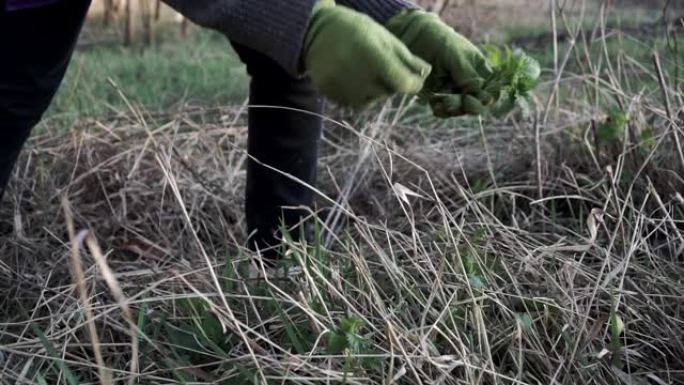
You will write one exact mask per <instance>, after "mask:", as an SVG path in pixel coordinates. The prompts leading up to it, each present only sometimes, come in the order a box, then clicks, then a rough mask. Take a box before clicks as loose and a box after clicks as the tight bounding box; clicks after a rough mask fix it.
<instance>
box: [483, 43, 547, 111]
mask: <svg viewBox="0 0 684 385" xmlns="http://www.w3.org/2000/svg"><path fill="white" fill-rule="evenodd" d="M483 51H484V52H485V54H486V56H487V60H488V61H489V64H490V65H491V67H492V70H493V73H492V75H491V76H490V77H489V79H487V80H486V82H485V86H484V89H485V91H487V92H489V93H490V94H493V95H499V98H498V100H497V101H496V103H495V104H494V107H493V108H492V109H491V111H492V114H493V115H494V116H502V115H504V114H507V113H509V112H511V111H512V110H513V109H515V108H520V109H521V110H522V112H523V114H524V115H526V116H527V115H529V111H530V99H531V97H532V91H533V90H534V89H535V88H536V87H537V84H539V78H540V76H541V66H540V65H539V62H538V61H537V60H535V59H534V58H532V57H530V56H528V55H527V54H526V53H525V52H523V51H522V50H519V49H516V50H513V49H511V48H509V47H505V48H503V49H501V48H499V47H496V46H493V45H485V46H483Z"/></svg>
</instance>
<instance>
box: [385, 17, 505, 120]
mask: <svg viewBox="0 0 684 385" xmlns="http://www.w3.org/2000/svg"><path fill="white" fill-rule="evenodd" d="M386 27H387V29H388V30H390V31H391V32H392V33H393V34H394V35H396V36H397V37H399V39H400V40H401V41H403V42H404V44H406V46H407V47H408V48H409V49H410V50H411V52H413V53H414V54H415V55H417V56H420V57H421V58H423V60H425V61H427V62H428V63H430V64H431V65H432V73H431V74H430V77H429V78H428V79H427V81H426V83H425V88H424V89H423V91H422V92H421V96H422V97H423V98H424V99H426V100H428V102H429V103H430V106H431V107H432V110H433V112H434V114H435V115H436V116H439V117H449V116H459V115H467V114H471V115H479V114H482V113H484V112H485V111H486V110H487V106H488V105H490V104H491V103H493V102H495V101H496V99H498V95H496V94H492V93H488V92H486V91H485V90H484V89H483V86H484V84H485V81H486V79H487V78H489V77H490V76H491V74H492V70H491V68H490V67H489V65H488V64H487V59H486V58H485V57H484V55H483V54H482V52H480V50H479V49H478V48H477V47H475V45H473V43H471V42H470V41H469V40H468V39H466V38H465V37H463V36H462V35H460V34H458V33H457V32H456V31H454V30H453V28H451V27H450V26H448V25H447V24H446V23H444V22H443V21H441V20H440V19H439V17H438V16H437V15H435V14H432V13H428V12H424V11H419V10H410V11H405V12H402V13H400V14H399V15H397V16H395V17H393V18H391V19H390V20H389V21H388V22H387V26H386Z"/></svg>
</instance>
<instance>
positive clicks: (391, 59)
mask: <svg viewBox="0 0 684 385" xmlns="http://www.w3.org/2000/svg"><path fill="white" fill-rule="evenodd" d="M303 59H304V65H305V67H306V72H307V74H308V75H309V76H310V77H311V79H312V81H313V82H314V84H315V85H316V86H317V88H318V90H319V91H320V92H321V93H322V94H323V95H325V96H326V97H328V98H329V99H331V100H333V101H335V102H338V103H340V104H342V105H346V106H352V107H361V106H364V105H367V104H369V103H371V102H373V101H375V100H378V99H382V98H385V97H389V96H391V95H393V94H395V93H407V94H409V93H418V92H419V91H420V90H421V89H422V88H423V85H424V83H425V79H426V78H427V76H428V75H429V74H430V69H431V68H430V65H429V64H427V63H426V62H425V61H423V60H422V59H421V58H419V57H417V56H415V55H413V54H412V53H411V51H409V49H408V48H407V47H406V46H405V45H404V44H403V43H402V42H401V41H400V40H399V39H397V38H396V37H395V36H394V35H392V34H391V33H390V32H389V31H387V29H385V28H384V27H383V26H382V25H380V24H378V23H376V22H375V21H373V20H372V19H371V18H370V17H368V16H366V15H363V14H361V13H358V12H355V11H353V10H351V9H349V8H345V7H341V6H336V5H335V3H334V2H333V1H327V0H323V1H321V2H319V3H318V4H317V6H316V7H315V8H314V12H313V15H312V18H311V21H310V25H309V30H308V32H307V35H306V40H305V45H304V52H303Z"/></svg>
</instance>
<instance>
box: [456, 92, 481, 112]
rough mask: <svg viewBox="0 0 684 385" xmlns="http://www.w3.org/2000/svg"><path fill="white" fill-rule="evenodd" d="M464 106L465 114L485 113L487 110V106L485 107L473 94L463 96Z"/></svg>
mask: <svg viewBox="0 0 684 385" xmlns="http://www.w3.org/2000/svg"><path fill="white" fill-rule="evenodd" d="M462 103H463V107H462V109H461V111H462V112H463V113H464V114H465V115H484V113H485V112H487V107H485V106H484V105H483V104H482V102H481V101H479V100H478V99H477V98H475V97H474V96H471V95H465V96H464V97H463V101H462Z"/></svg>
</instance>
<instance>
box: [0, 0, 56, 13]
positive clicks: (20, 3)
mask: <svg viewBox="0 0 684 385" xmlns="http://www.w3.org/2000/svg"><path fill="white" fill-rule="evenodd" d="M58 1H60V0H6V1H5V9H7V10H8V11H18V10H20V9H29V8H35V7H42V6H44V5H48V4H54V3H56V2H58Z"/></svg>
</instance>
